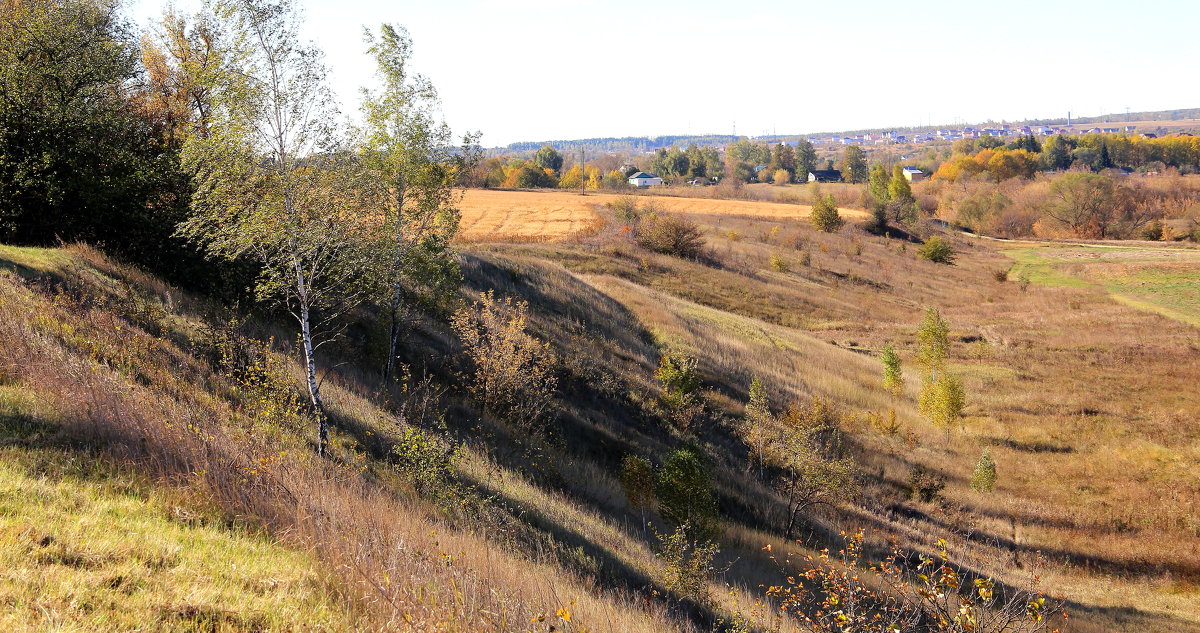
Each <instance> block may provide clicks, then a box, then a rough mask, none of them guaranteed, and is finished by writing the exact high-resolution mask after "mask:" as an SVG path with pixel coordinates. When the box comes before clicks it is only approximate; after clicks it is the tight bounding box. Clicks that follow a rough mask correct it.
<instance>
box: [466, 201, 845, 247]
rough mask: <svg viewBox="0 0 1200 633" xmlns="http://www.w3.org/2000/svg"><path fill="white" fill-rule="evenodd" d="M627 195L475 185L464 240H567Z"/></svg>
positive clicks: (697, 205) (768, 208)
mask: <svg viewBox="0 0 1200 633" xmlns="http://www.w3.org/2000/svg"><path fill="white" fill-rule="evenodd" d="M621 195H629V194H612V193H595V192H591V193H588V195H586V196H580V195H579V194H578V193H576V192H573V191H500V190H494V189H469V190H467V192H466V193H465V195H464V196H463V199H462V200H461V202H460V203H459V209H461V211H462V226H461V230H460V233H459V235H460V239H462V240H464V241H468V242H488V241H518V242H539V241H549V240H556V239H562V238H565V237H569V236H571V235H576V234H579V233H582V232H586V231H588V230H591V229H594V228H595V227H596V226H598V225H599V224H600V223H601V220H600V216H599V215H598V214H597V211H598V207H601V206H602V205H604V204H605V203H608V202H611V201H613V200H615V199H617V198H618V197H620V196H621ZM632 195H636V196H637V197H638V200H639V201H640V202H641V204H642V205H646V204H648V203H651V202H653V203H654V204H655V205H657V206H658V207H659V208H661V209H663V210H665V211H671V212H675V213H696V214H706V215H730V216H745V217H752V218H763V219H773V220H793V219H799V218H806V217H808V214H809V212H810V211H811V210H812V208H811V207H810V206H808V205H803V204H785V203H779V202H760V201H757V200H717V199H712V198H685V197H676V196H661V195H645V194H640V193H639V194H632ZM841 213H842V214H843V215H847V216H864V217H865V216H866V213H865V212H863V211H860V210H857V209H841Z"/></svg>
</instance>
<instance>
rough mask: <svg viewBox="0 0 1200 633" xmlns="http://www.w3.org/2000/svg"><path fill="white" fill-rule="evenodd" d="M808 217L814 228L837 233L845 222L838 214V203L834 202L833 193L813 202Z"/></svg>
mask: <svg viewBox="0 0 1200 633" xmlns="http://www.w3.org/2000/svg"><path fill="white" fill-rule="evenodd" d="M808 219H809V221H810V222H812V225H813V228H815V229H817V230H818V231H823V232H825V233H835V232H837V231H839V230H840V229H841V228H842V225H843V224H845V220H843V219H842V216H841V215H839V214H838V210H837V203H836V202H834V200H833V195H832V194H830V195H826V196H824V197H822V198H819V199H818V200H817V201H816V203H814V204H813V207H812V213H810V214H809V216H808Z"/></svg>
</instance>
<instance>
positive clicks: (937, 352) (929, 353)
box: [917, 307, 950, 374]
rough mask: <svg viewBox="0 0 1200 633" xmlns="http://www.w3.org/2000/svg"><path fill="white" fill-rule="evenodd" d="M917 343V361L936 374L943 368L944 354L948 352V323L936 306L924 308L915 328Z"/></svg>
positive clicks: (944, 362)
mask: <svg viewBox="0 0 1200 633" xmlns="http://www.w3.org/2000/svg"><path fill="white" fill-rule="evenodd" d="M917 344H918V346H919V349H918V351H917V362H919V363H920V364H921V366H922V367H924V368H925V369H926V371H928V372H930V373H933V374H936V373H937V372H938V371H940V370H942V369H944V368H945V366H946V356H947V355H948V354H949V353H950V324H949V323H947V322H946V320H945V319H943V318H942V313H941V312H939V311H938V309H937V308H932V307H929V308H925V314H924V315H923V316H922V317H921V326H920V328H918V330H917Z"/></svg>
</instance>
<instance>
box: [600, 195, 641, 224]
mask: <svg viewBox="0 0 1200 633" xmlns="http://www.w3.org/2000/svg"><path fill="white" fill-rule="evenodd" d="M604 206H606V207H608V208H609V209H611V210H612V212H613V213H614V214H615V215H616V216H617V221H618V222H622V223H625V224H635V223H637V221H638V218H639V217H641V214H640V213H639V212H638V202H637V198H634V197H633V196H620V197H618V198H617V199H616V200H613V201H612V202H608V203H605V205H604Z"/></svg>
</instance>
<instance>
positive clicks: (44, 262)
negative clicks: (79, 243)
mask: <svg viewBox="0 0 1200 633" xmlns="http://www.w3.org/2000/svg"><path fill="white" fill-rule="evenodd" d="M71 261H72V258H71V256H70V255H68V254H67V253H65V252H63V251H62V250H61V249H57V248H34V247H31V246H5V245H2V244H0V268H7V269H9V270H12V271H14V272H16V273H18V274H21V275H25V276H27V275H29V274H33V273H43V274H44V273H57V272H62V270H63V269H65V268H66V267H67V266H68V265H70V263H71Z"/></svg>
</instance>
